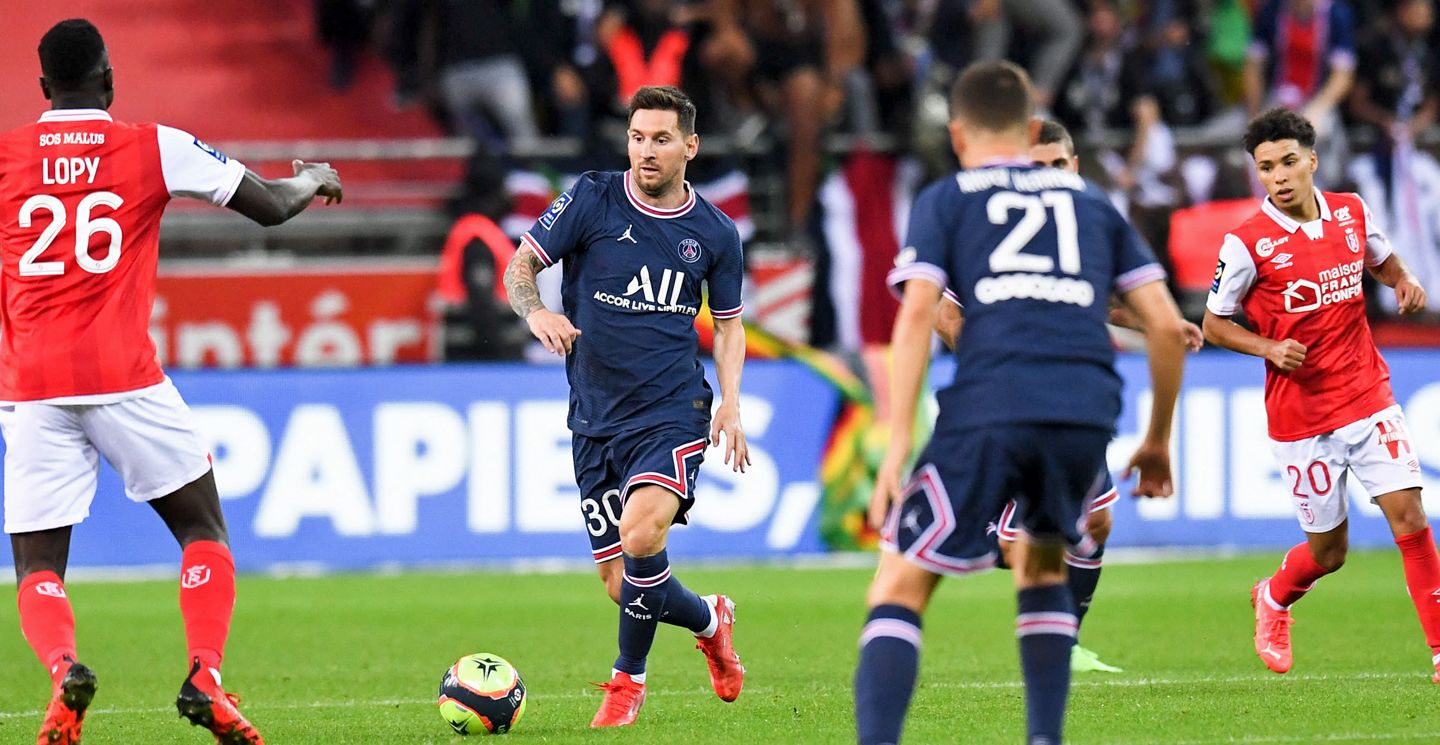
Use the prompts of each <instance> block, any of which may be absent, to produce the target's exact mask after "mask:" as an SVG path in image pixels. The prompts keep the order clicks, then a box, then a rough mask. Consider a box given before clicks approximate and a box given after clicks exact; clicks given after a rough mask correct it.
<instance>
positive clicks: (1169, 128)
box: [316, 0, 1440, 296]
mask: <svg viewBox="0 0 1440 745" xmlns="http://www.w3.org/2000/svg"><path fill="white" fill-rule="evenodd" d="M316 3H317V7H318V12H317V19H318V20H319V25H320V28H319V33H320V37H321V38H322V40H324V41H325V43H326V44H327V45H328V46H329V48H330V49H331V50H332V53H333V55H334V56H333V60H334V64H333V69H332V74H331V78H332V83H333V84H334V85H335V86H337V87H344V86H345V85H347V83H348V81H349V79H350V72H351V71H352V70H353V67H354V65H355V64H356V59H357V57H358V55H361V54H366V53H378V54H380V55H381V56H383V58H384V59H385V60H386V61H387V62H388V64H389V65H390V66H391V67H392V68H393V71H394V73H395V80H396V81H397V82H396V88H395V91H394V104H395V105H401V106H408V105H419V106H426V107H429V108H430V110H432V111H433V112H434V114H435V116H436V118H437V120H438V121H440V122H441V123H443V126H444V127H445V128H446V130H447V131H449V132H451V133H452V134H455V135H459V136H467V137H473V138H475V140H476V141H477V142H479V143H481V144H482V145H484V146H485V147H486V148H487V149H488V150H489V151H491V152H495V153H505V152H510V151H511V150H513V149H515V148H524V147H525V146H526V144H527V142H530V141H533V140H534V138H536V137H544V136H568V137H573V138H577V139H579V140H581V141H584V142H585V143H587V151H588V152H598V153H603V154H604V156H605V157H604V159H603V160H600V161H598V162H597V165H596V166H594V167H615V166H616V165H617V164H618V163H619V161H618V160H617V158H616V154H617V147H618V144H619V143H620V142H622V141H623V140H622V137H621V135H620V133H621V132H622V131H623V126H624V111H625V104H626V101H627V99H628V97H629V96H630V95H631V94H632V93H633V92H634V91H635V90H636V89H637V88H638V87H640V86H641V85H649V84H674V85H680V86H681V87H683V88H684V89H685V90H686V91H687V92H688V93H690V94H691V96H692V97H693V98H695V99H696V101H697V104H698V107H699V112H700V120H699V122H698V126H697V128H698V129H699V130H700V132H701V133H702V137H714V136H716V135H720V136H722V137H723V138H725V139H727V140H728V141H730V142H732V143H741V144H744V143H749V142H754V141H757V139H759V138H762V137H763V138H766V141H774V142H775V143H777V144H776V147H777V152H776V157H774V158H772V159H769V161H768V162H769V163H772V164H773V165H772V166H771V167H772V168H774V169H775V170H776V172H777V175H778V176H779V177H780V181H781V183H783V186H784V198H783V214H784V220H783V226H780V227H778V228H775V229H773V230H772V231H771V234H770V235H768V236H766V237H768V238H770V239H771V240H774V241H778V242H783V243H785V244H786V245H793V246H796V247H797V250H804V249H805V248H806V247H807V246H806V241H807V240H809V238H808V237H807V236H809V235H811V234H812V232H813V231H808V230H807V224H808V223H809V222H810V221H811V220H812V219H813V214H812V212H813V210H814V205H815V204H816V194H817V189H819V188H820V185H821V183H822V173H823V172H824V170H825V169H826V167H827V150H826V149H825V148H824V147H822V143H823V142H825V139H826V136H827V135H828V134H835V133H840V134H848V135H858V136H861V141H864V142H885V143H890V146H891V147H893V149H894V152H897V153H901V154H904V155H905V156H907V157H910V158H913V159H914V160H915V161H916V162H918V163H920V164H922V166H923V169H924V173H925V175H926V176H927V177H928V176H934V175H938V174H939V173H942V172H944V171H945V170H947V169H950V168H953V167H954V159H953V156H952V155H951V154H950V153H949V149H948V140H947V139H946V137H945V134H944V127H943V124H944V122H945V120H946V118H947V115H948V112H947V110H946V96H945V92H946V91H947V90H948V86H949V84H950V82H951V81H952V80H953V79H954V77H955V75H956V74H957V72H958V71H959V70H960V69H961V68H963V67H964V66H965V65H966V64H969V63H970V62H973V61H976V60H983V59H995V58H1001V57H1006V58H1010V59H1014V60H1016V61H1017V62H1020V63H1021V64H1022V65H1024V66H1025V67H1026V68H1027V69H1028V70H1029V72H1030V74H1031V76H1032V78H1033V79H1034V81H1035V85H1036V88H1037V94H1038V97H1039V100H1040V102H1041V104H1042V106H1043V109H1044V111H1045V112H1046V113H1047V115H1050V116H1053V117H1054V118H1056V119H1058V120H1060V121H1061V122H1062V123H1064V124H1065V125H1066V126H1067V127H1069V128H1070V130H1071V132H1072V133H1073V134H1074V135H1075V138H1076V140H1077V143H1078V144H1079V145H1080V149H1081V156H1082V160H1081V163H1082V171H1083V172H1084V173H1085V175H1087V176H1090V177H1092V178H1094V179H1095V180H1096V181H1098V182H1099V183H1101V184H1102V185H1104V186H1105V188H1107V189H1108V190H1109V192H1110V194H1111V196H1112V199H1113V200H1114V201H1115V203H1116V204H1117V206H1119V207H1120V208H1121V209H1122V211H1124V212H1126V213H1127V215H1128V216H1129V217H1130V218H1131V219H1132V221H1133V222H1134V223H1135V224H1136V226H1137V227H1138V228H1139V229H1140V230H1141V232H1142V233H1143V234H1144V235H1145V236H1146V237H1147V238H1148V239H1149V240H1150V241H1151V242H1152V244H1153V245H1154V246H1155V247H1156V248H1157V250H1158V251H1159V252H1161V253H1162V254H1163V252H1164V249H1165V247H1166V245H1167V242H1168V231H1169V224H1170V215H1171V213H1172V212H1173V211H1174V210H1176V209H1177V208H1180V207H1185V206H1188V205H1193V204H1200V203H1205V202H1208V201H1209V200H1212V199H1222V198H1248V197H1250V196H1251V195H1253V194H1255V193H1256V190H1257V189H1258V185H1257V184H1256V183H1255V182H1254V180H1253V177H1251V176H1250V175H1249V174H1250V164H1249V159H1248V157H1246V155H1245V154H1244V153H1243V152H1242V151H1241V149H1240V147H1239V144H1238V141H1239V139H1240V138H1239V135H1240V132H1241V131H1242V130H1243V127H1244V124H1245V121H1246V120H1247V119H1248V118H1249V117H1250V116H1253V115H1254V114H1256V113H1258V112H1259V111H1261V110H1262V109H1264V108H1266V107H1269V106H1274V105H1283V106H1288V107H1292V108H1295V109H1297V110H1299V111H1302V112H1303V113H1304V114H1305V115H1306V116H1307V117H1309V118H1310V119H1311V120H1312V121H1313V122H1314V123H1315V124H1316V126H1317V128H1318V129H1319V132H1320V137H1321V142H1320V145H1319V147H1320V157H1321V162H1322V170H1321V173H1320V174H1319V176H1318V181H1319V183H1320V185H1321V187H1322V188H1325V189H1328V190H1357V191H1359V192H1360V193H1361V194H1362V195H1363V196H1364V197H1365V198H1366V199H1367V201H1368V202H1369V204H1370V205H1371V208H1372V210H1374V211H1375V212H1376V216H1377V219H1379V220H1380V221H1381V222H1382V224H1383V225H1384V226H1385V227H1386V229H1387V230H1388V231H1389V232H1390V233H1392V235H1393V236H1394V237H1395V238H1396V239H1397V245H1403V246H1407V247H1410V248H1411V250H1410V251H1408V252H1407V254H1406V258H1407V260H1408V261H1409V262H1410V264H1411V265H1412V266H1413V267H1415V268H1416V271H1417V274H1419V275H1420V276H1421V278H1422V281H1424V282H1426V283H1427V284H1428V285H1429V286H1430V287H1431V291H1432V295H1434V296H1440V230H1437V228H1436V226H1437V225H1440V164H1437V163H1436V161H1435V160H1434V158H1433V157H1432V156H1431V155H1430V154H1428V153H1427V152H1426V151H1425V149H1424V147H1417V145H1420V146H1424V145H1426V144H1428V141H1427V140H1426V139H1425V134H1426V133H1427V132H1428V131H1430V130H1431V126H1432V125H1433V124H1434V123H1435V119H1436V114H1437V105H1440V98H1437V92H1440V87H1437V80H1440V69H1437V67H1436V65H1437V63H1440V59H1437V55H1436V51H1435V50H1436V49H1440V46H1437V43H1440V37H1437V34H1440V29H1437V25H1436V23H1435V11H1434V2H1433V0H1368V1H1367V2H1346V0H692V1H690V2H686V1H683V0H316ZM875 135H880V137H878V138H876V137H873V136H875ZM867 137H868V138H869V139H866V138H867ZM1430 197H1435V198H1430Z"/></svg>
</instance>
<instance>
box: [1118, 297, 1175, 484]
mask: <svg viewBox="0 0 1440 745" xmlns="http://www.w3.org/2000/svg"><path fill="white" fill-rule="evenodd" d="M1121 300H1122V301H1124V303H1125V305H1126V306H1128V307H1129V309H1130V310H1131V311H1132V312H1134V314H1135V316H1136V317H1137V319H1138V320H1139V321H1140V326H1141V328H1143V329H1145V332H1144V333H1145V348H1146V351H1147V352H1148V354H1149V357H1150V387H1151V390H1152V392H1153V398H1152V403H1151V405H1150V427H1149V429H1148V430H1147V431H1146V433H1145V439H1144V440H1143V441H1141V443H1140V447H1139V449H1137V450H1136V451H1135V456H1134V457H1133V458H1131V459H1130V465H1129V467H1128V468H1127V469H1126V471H1125V475H1126V476H1127V477H1128V476H1129V475H1130V473H1131V472H1132V471H1135V470H1137V469H1138V470H1139V471H1140V480H1139V482H1138V483H1137V484H1136V485H1135V494H1136V495H1140V496H1146V497H1168V496H1170V495H1171V493H1173V492H1174V485H1173V479H1172V478H1171V475H1170V426H1171V423H1172V422H1173V420H1174V417H1175V401H1176V400H1177V399H1178V398H1179V397H1180V380H1181V378H1182V377H1183V375H1184V370H1185V345H1186V342H1185V319H1184V318H1181V317H1180V309H1179V308H1177V307H1176V306H1175V300H1174V298H1172V297H1170V291H1169V290H1167V289H1165V285H1164V284H1163V283H1161V282H1150V283H1147V284H1143V285H1140V286H1139V287H1136V288H1135V289H1133V290H1131V291H1129V292H1127V293H1125V295H1124V296H1123V297H1122V298H1121Z"/></svg>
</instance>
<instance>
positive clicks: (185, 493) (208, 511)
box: [149, 471, 263, 745]
mask: <svg viewBox="0 0 1440 745" xmlns="http://www.w3.org/2000/svg"><path fill="white" fill-rule="evenodd" d="M149 504H150V506H151V507H152V508H153V509H154V510H155V512H156V513H157V514H159V515H160V518H161V519H162V520H164V521H165V525H166V526H167V527H168V528H170V532H171V534H173V535H174V536H175V540H176V541H178V542H179V543H180V547H181V549H182V558H181V566H180V613H181V615H182V616H184V619H185V639H186V644H187V647H188V655H187V658H188V663H189V664H188V668H189V672H188V674H186V676H185V682H184V683H182V684H181V686H180V694H179V695H178V696H177V697H176V699H175V707H176V709H178V710H179V712H180V715H181V716H183V717H185V718H186V719H189V720H190V723H191V724H194V725H196V726H198V727H204V728H205V729H207V730H209V731H210V732H211V733H212V734H214V735H215V741H216V742H219V743H225V744H226V745H242V744H244V745H259V744H260V743H263V740H262V739H261V737H260V733H259V732H258V731H256V729H255V727H254V725H252V724H250V722H249V721H248V720H246V719H245V716H244V715H243V714H241V713H240V710H239V708H237V706H238V704H239V703H240V699H239V697H237V696H235V695H234V694H232V693H227V692H226V691H225V689H224V688H223V687H222V685H221V679H220V664H221V661H222V660H223V658H224V655H225V641H226V639H227V638H228V637H229V635H230V618H231V615H232V613H233V611H234V608H235V561H234V559H233V558H232V557H231V555H230V548H229V545H228V544H229V534H228V533H227V532H226V529H225V515H224V513H223V512H221V510H220V495H219V492H218V491H217V490H216V488H215V474H214V472H213V471H210V472H207V473H206V474H205V475H204V476H201V477H200V478H198V479H196V480H195V481H192V482H190V483H189V484H186V485H185V486H182V487H180V488H179V489H178V490H176V491H174V492H172V493H170V494H168V495H166V496H164V497H160V498H159V499H153V500H151V501H150V503H149Z"/></svg>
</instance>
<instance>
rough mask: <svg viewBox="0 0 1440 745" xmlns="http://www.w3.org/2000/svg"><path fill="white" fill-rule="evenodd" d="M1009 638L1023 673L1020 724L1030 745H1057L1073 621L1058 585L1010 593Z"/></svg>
mask: <svg viewBox="0 0 1440 745" xmlns="http://www.w3.org/2000/svg"><path fill="white" fill-rule="evenodd" d="M1016 598H1017V600H1018V611H1019V612H1018V613H1017V614H1016V616H1015V636H1017V637H1018V638H1019V640H1020V670H1021V672H1023V673H1024V675H1025V722H1026V729H1027V731H1028V732H1029V740H1028V742H1029V743H1030V745H1058V743H1059V742H1060V731H1061V729H1063V727H1064V723H1065V699H1066V697H1068V696H1069V694H1070V648H1071V647H1073V646H1075V632H1076V628H1077V623H1076V619H1075V613H1074V611H1073V610H1072V608H1073V606H1072V605H1071V601H1070V590H1069V589H1068V588H1066V587H1065V586H1064V585H1046V586H1044V587H1031V588H1028V589H1024V590H1020V591H1018V592H1017V593H1016Z"/></svg>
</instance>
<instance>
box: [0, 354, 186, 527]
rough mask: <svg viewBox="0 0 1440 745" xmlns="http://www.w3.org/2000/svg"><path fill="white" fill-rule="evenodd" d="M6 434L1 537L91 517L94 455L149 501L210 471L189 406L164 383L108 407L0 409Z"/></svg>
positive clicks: (135, 497)
mask: <svg viewBox="0 0 1440 745" xmlns="http://www.w3.org/2000/svg"><path fill="white" fill-rule="evenodd" d="M0 434H3V435H4V437H5V532H6V533H28V532H31V531H36V530H48V529H50V528H59V527H63V526H66V525H75V524H76V523H79V522H80V521H82V520H84V519H85V518H86V517H88V516H89V515H90V502H91V501H92V500H93V499H94V498H95V484H96V481H97V479H98V477H99V473H100V456H102V455H103V456H105V460H107V461H109V462H110V465H111V466H113V467H114V468H115V470H116V471H117V472H118V473H119V474H120V477H121V478H122V479H123V480H124V481H125V495H126V496H127V497H129V498H130V499H131V500H132V501H135V502H148V501H150V500H152V499H155V498H157V497H163V496H166V495H168V494H171V493H173V492H175V491H176V490H178V489H179V488H180V487H182V486H184V485H186V484H188V483H190V482H192V481H194V480H195V479H198V478H200V477H201V476H204V475H205V473H206V472H207V471H209V470H210V453H209V451H208V450H207V449H206V447H205V443H204V441H203V440H202V439H201V437H200V434H199V433H198V432H197V431H196V430H195V422H194V417H193V416H192V414H191V413H190V407H188V406H186V405H185V401H184V399H182V398H181V397H180V391H178V390H176V389H175V385H174V384H173V383H171V382H170V379H169V378H166V379H165V381H164V382H162V383H160V384H159V385H156V386H153V387H152V388H149V389H146V390H145V391H144V393H143V394H142V395H140V396H137V397H136V398H131V399H126V400H124V401H118V402H116V403H109V404H93V405H55V404H43V403H16V404H6V405H4V406H0Z"/></svg>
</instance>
